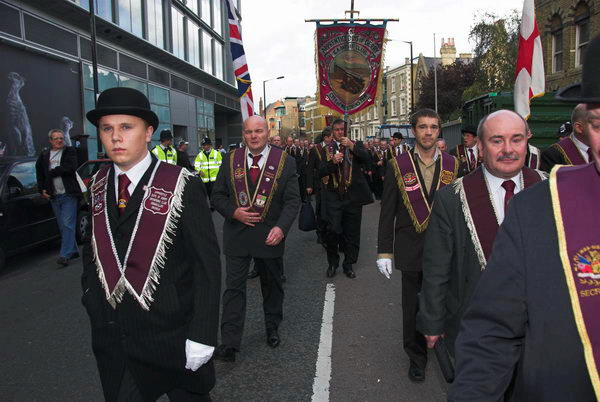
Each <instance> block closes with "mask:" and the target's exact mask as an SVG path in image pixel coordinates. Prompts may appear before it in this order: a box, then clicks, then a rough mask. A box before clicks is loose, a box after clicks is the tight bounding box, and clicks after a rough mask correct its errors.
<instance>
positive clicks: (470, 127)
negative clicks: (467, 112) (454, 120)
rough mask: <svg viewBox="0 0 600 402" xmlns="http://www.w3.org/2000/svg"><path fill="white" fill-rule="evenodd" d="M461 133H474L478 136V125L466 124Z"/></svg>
mask: <svg viewBox="0 0 600 402" xmlns="http://www.w3.org/2000/svg"><path fill="white" fill-rule="evenodd" d="M460 132H461V133H463V134H464V133H469V134H473V135H474V136H476V137H477V127H476V126H474V125H472V124H465V125H464V126H463V128H462V129H461V130H460Z"/></svg>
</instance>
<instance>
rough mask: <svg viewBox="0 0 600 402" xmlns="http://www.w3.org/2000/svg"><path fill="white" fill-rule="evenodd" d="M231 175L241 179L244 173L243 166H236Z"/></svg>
mask: <svg viewBox="0 0 600 402" xmlns="http://www.w3.org/2000/svg"><path fill="white" fill-rule="evenodd" d="M233 175H234V176H235V179H236V180H241V179H243V178H244V176H245V175H246V172H245V171H244V169H243V168H237V169H235V172H234V173H233Z"/></svg>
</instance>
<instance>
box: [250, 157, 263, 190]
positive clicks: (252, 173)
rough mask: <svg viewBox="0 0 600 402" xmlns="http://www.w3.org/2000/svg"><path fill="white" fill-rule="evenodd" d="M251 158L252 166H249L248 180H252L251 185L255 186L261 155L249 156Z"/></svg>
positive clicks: (258, 174)
mask: <svg viewBox="0 0 600 402" xmlns="http://www.w3.org/2000/svg"><path fill="white" fill-rule="evenodd" d="M250 156H251V157H252V166H250V180H252V184H254V185H256V182H257V181H258V176H260V167H259V166H258V161H259V160H260V158H261V157H262V155H256V156H254V155H252V154H251V155H250Z"/></svg>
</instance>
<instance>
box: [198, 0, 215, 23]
mask: <svg viewBox="0 0 600 402" xmlns="http://www.w3.org/2000/svg"><path fill="white" fill-rule="evenodd" d="M200 8H201V10H200V11H201V13H202V20H203V21H204V22H206V23H207V24H208V25H210V26H212V19H211V17H210V14H211V13H210V0H200Z"/></svg>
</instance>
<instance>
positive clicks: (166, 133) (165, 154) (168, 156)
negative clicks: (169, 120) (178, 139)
mask: <svg viewBox="0 0 600 402" xmlns="http://www.w3.org/2000/svg"><path fill="white" fill-rule="evenodd" d="M152 153H153V154H154V155H156V157H157V158H158V160H161V161H163V162H167V163H168V164H170V165H177V151H175V149H174V148H173V134H171V130H168V129H165V130H163V131H161V132H160V144H159V145H157V146H155V147H154V149H153V150H152Z"/></svg>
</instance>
